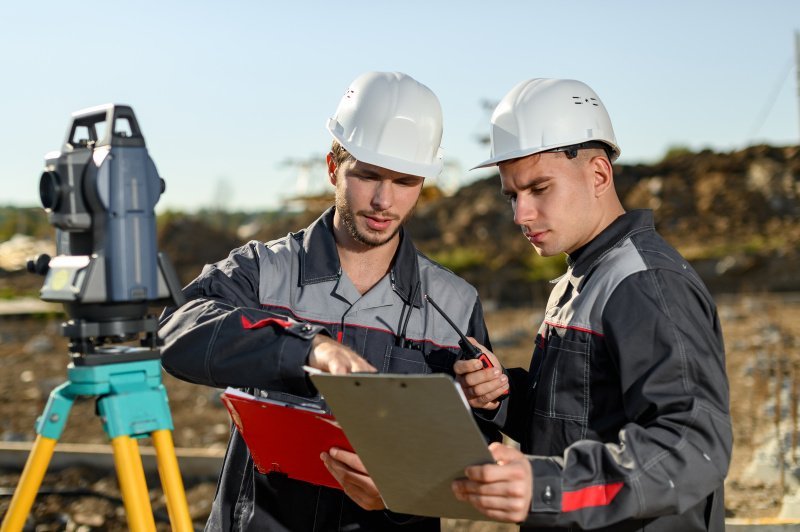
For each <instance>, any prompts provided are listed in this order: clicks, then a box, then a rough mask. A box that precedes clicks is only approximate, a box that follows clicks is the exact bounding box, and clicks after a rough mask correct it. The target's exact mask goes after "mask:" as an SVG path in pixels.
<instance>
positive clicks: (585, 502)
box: [561, 482, 622, 512]
mask: <svg viewBox="0 0 800 532" xmlns="http://www.w3.org/2000/svg"><path fill="white" fill-rule="evenodd" d="M621 489H622V482H614V483H613V484H602V485H600V486H589V487H588V488H583V489H579V490H577V491H565V492H563V493H562V494H561V511H562V512H572V511H575V510H580V509H582V508H589V507H591V506H608V505H609V504H611V501H613V500H614V497H616V496H617V493H619V490H621Z"/></svg>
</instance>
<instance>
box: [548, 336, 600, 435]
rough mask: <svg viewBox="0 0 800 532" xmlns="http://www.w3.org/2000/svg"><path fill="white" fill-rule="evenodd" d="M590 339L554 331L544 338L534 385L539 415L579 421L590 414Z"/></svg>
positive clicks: (585, 421) (585, 419)
mask: <svg viewBox="0 0 800 532" xmlns="http://www.w3.org/2000/svg"><path fill="white" fill-rule="evenodd" d="M590 352H591V343H590V342H588V341H581V340H579V339H567V338H565V337H562V336H558V334H556V333H553V334H551V335H550V336H549V338H548V339H547V345H546V349H545V353H544V357H543V360H542V368H541V372H540V374H539V380H538V384H537V386H538V387H539V391H538V396H539V398H538V399H537V401H536V410H537V411H538V413H539V414H541V415H546V416H549V417H557V418H560V419H569V420H572V421H578V422H580V423H581V426H582V427H585V426H586V423H587V418H588V414H589V399H590V395H589V392H590V390H589V384H590V382H591V381H590V377H589V363H590Z"/></svg>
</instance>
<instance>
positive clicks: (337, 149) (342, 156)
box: [331, 139, 355, 168]
mask: <svg viewBox="0 0 800 532" xmlns="http://www.w3.org/2000/svg"><path fill="white" fill-rule="evenodd" d="M331 154H332V155H333V161H334V162H335V163H336V167H337V168H338V167H339V166H341V165H342V164H344V163H345V162H347V160H348V159H355V157H353V156H352V155H351V154H350V152H349V151H347V150H346V149H344V146H342V145H341V144H340V143H339V141H338V140H336V139H334V141H333V143H332V144H331Z"/></svg>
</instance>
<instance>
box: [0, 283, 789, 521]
mask: <svg viewBox="0 0 800 532" xmlns="http://www.w3.org/2000/svg"><path fill="white" fill-rule="evenodd" d="M717 300H718V304H719V310H720V316H721V320H722V324H723V330H724V334H725V343H726V349H727V357H728V358H727V363H728V374H729V377H730V381H731V408H732V413H733V420H734V432H735V446H734V453H733V462H732V464H731V469H730V474H729V475H728V480H727V482H726V509H727V513H728V515H729V516H731V517H747V518H757V517H770V516H775V515H777V514H778V512H779V510H780V507H781V500H782V493H781V491H782V489H785V488H782V487H781V484H780V483H774V484H769V483H764V482H763V481H760V480H755V479H750V478H748V476H747V475H746V474H745V469H746V467H747V465H748V464H749V463H750V461H751V459H752V457H753V452H754V449H755V448H756V446H757V444H758V442H759V441H760V440H759V438H757V437H756V436H757V435H758V434H761V433H764V432H769V431H775V430H776V429H775V425H774V417H773V416H771V415H769V416H768V415H767V414H766V405H767V404H768V403H769V402H770V399H771V398H772V396H773V395H774V393H775V382H776V379H777V377H778V376H779V375H781V376H783V377H784V378H786V377H788V378H790V379H795V378H796V377H795V374H796V371H797V367H798V362H800V353H799V352H798V351H799V350H800V342H798V339H799V338H800V297H798V296H796V295H782V296H781V295H740V296H736V297H734V296H718V297H717ZM540 319H541V314H540V311H539V310H538V309H536V310H534V309H530V308H523V309H501V310H494V311H489V312H488V313H487V322H488V326H489V329H490V331H491V332H492V335H493V338H494V344H495V351H496V352H497V353H498V355H499V356H501V357H502V360H503V362H504V364H505V365H507V366H510V367H513V366H520V365H522V366H526V365H527V363H528V360H529V357H530V351H531V342H532V337H533V334H534V331H535V330H536V328H537V326H538V321H539V320H540ZM59 323H60V322H59V320H58V319H55V318H53V317H49V318H44V317H39V318H31V317H27V318H17V317H13V318H12V317H9V318H3V319H0V339H2V342H0V363H2V367H3V371H2V372H0V439H2V440H3V441H6V442H8V441H30V440H32V439H33V437H34V428H33V427H34V422H35V420H36V418H37V416H39V414H40V413H41V412H42V410H43V408H44V406H45V402H46V400H47V397H48V394H49V392H50V390H51V389H52V388H53V387H55V386H57V385H58V384H60V383H61V382H63V381H64V380H65V378H66V365H67V362H68V357H67V354H66V353H67V345H66V341H65V339H64V338H63V337H62V336H61V335H60V329H59ZM781 380H782V381H783V380H784V379H781ZM792 382H794V381H792ZM164 383H165V385H166V387H167V390H168V394H169V398H170V407H171V411H172V415H173V417H174V423H175V430H174V440H175V445H176V447H179V448H182V447H191V448H197V447H201V448H206V449H220V450H222V449H224V447H225V443H226V441H227V438H228V432H229V428H230V425H229V420H228V416H227V413H226V411H225V409H224V408H223V407H222V406H221V403H220V401H219V390H215V389H210V388H205V387H200V386H195V385H191V384H187V383H185V382H181V381H178V380H176V379H174V378H172V377H171V376H169V375H166V374H165V375H164ZM795 402H796V401H795ZM794 414H795V415H796V411H795V412H794ZM795 430H796V426H795ZM107 441H108V440H107V437H106V435H105V433H104V432H103V430H102V427H101V424H100V421H99V418H98V417H97V416H96V415H95V406H94V402H93V401H92V400H86V401H83V402H78V403H76V405H75V406H74V408H73V410H72V412H71V414H70V416H69V421H68V423H67V426H66V429H65V431H64V434H63V436H62V437H61V439H60V442H71V443H107ZM795 441H796V440H795ZM143 444H145V445H146V444H147V442H146V441H145V442H144V443H143ZM787 474H788V472H787ZM184 477H185V478H184V481H185V487H186V495H187V499H188V502H189V508H190V513H191V516H192V519H193V520H194V522H195V524H196V525H197V527H201V526H202V524H203V523H204V521H205V518H206V517H207V515H208V512H209V510H210V505H211V501H212V499H213V495H214V486H215V479H214V478H212V477H206V478H194V477H192V476H188V475H184ZM18 479H19V470H6V471H2V474H0V489H2V494H3V497H2V498H1V499H0V514H4V513H5V511H6V509H7V507H8V503H9V501H10V497H9V494H10V492H11V491H12V490H13V488H14V487H15V486H16V483H17V481H18ZM148 486H149V488H150V498H151V501H152V503H153V508H154V511H155V513H156V517H157V521H158V523H157V525H158V528H159V529H163V530H166V529H168V528H169V525H168V521H167V517H166V516H167V512H166V507H165V502H164V499H163V495H162V492H161V489H160V485H159V482H158V478H157V476H155V477H154V478H148ZM29 525H30V529H31V530H37V531H47V530H82V531H89V530H125V529H127V524H126V521H125V513H124V508H123V506H122V502H121V499H120V492H119V489H118V485H117V480H116V475H115V473H114V471H113V470H112V469H109V468H92V467H87V466H85V465H81V466H71V467H66V468H64V469H61V470H57V471H55V470H54V471H49V472H48V474H47V476H46V477H45V480H44V482H43V483H42V488H41V490H40V495H39V496H38V498H37V500H36V502H35V504H34V508H33V511H32V512H31V516H30V518H29ZM444 529H445V530H449V531H456V530H460V531H470V532H500V531H504V530H514V529H515V527H509V526H507V525H500V524H494V523H486V522H480V523H479V522H465V521H454V520H448V521H446V522H445V523H444Z"/></svg>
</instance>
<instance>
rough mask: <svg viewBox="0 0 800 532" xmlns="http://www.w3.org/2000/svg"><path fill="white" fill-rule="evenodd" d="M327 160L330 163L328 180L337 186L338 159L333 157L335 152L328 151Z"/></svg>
mask: <svg viewBox="0 0 800 532" xmlns="http://www.w3.org/2000/svg"><path fill="white" fill-rule="evenodd" d="M325 162H326V163H327V164H328V181H330V182H331V185H333V186H336V159H335V158H334V157H333V152H330V151H329V152H328V155H327V156H326V157H325Z"/></svg>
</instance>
